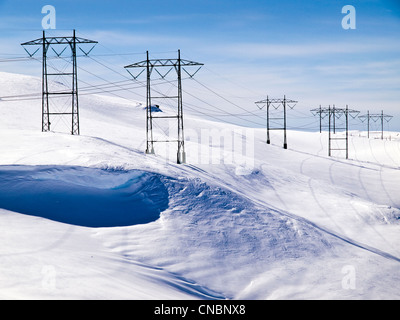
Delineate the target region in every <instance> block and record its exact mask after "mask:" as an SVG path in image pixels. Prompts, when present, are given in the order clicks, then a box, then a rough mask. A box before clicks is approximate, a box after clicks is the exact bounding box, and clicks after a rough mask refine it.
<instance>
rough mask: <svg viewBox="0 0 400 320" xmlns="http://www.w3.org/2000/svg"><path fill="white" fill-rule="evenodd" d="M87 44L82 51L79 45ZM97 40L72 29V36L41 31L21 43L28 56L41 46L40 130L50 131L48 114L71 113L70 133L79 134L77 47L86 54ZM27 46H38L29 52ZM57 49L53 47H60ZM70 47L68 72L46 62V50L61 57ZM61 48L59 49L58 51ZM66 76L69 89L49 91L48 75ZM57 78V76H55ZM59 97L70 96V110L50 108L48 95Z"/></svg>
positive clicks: (31, 55)
mask: <svg viewBox="0 0 400 320" xmlns="http://www.w3.org/2000/svg"><path fill="white" fill-rule="evenodd" d="M84 44H89V45H91V47H90V49H89V50H88V51H84V50H83V49H82V47H81V45H84ZM96 44H97V41H93V40H88V39H83V38H79V37H76V35H75V30H74V31H73V35H72V37H46V33H45V31H43V37H42V38H39V39H36V40H32V41H28V42H25V43H22V44H21V45H22V46H23V47H24V49H25V51H26V52H27V53H28V54H29V56H30V57H33V56H34V55H35V54H36V53H37V52H38V51H39V50H40V48H42V132H46V131H50V126H51V122H50V116H63V115H71V116H72V121H71V134H72V135H79V134H80V128H79V100H78V65H77V59H76V56H77V49H78V48H79V50H81V51H82V52H83V53H84V54H85V55H86V56H87V55H89V53H90V52H91V51H92V50H93V48H94V46H95V45H96ZM28 46H38V48H37V49H36V50H35V51H34V52H33V53H31V52H30V51H28V49H27V48H26V47H28ZM60 46H62V48H61V49H58V51H57V50H56V49H55V47H60ZM68 47H69V48H70V49H71V59H72V70H71V71H70V72H65V71H63V70H58V69H55V68H54V67H51V65H49V63H48V61H47V60H48V52H49V50H50V49H52V51H53V52H54V53H55V55H56V56H55V58H60V59H63V57H62V54H63V53H64V51H65V50H66V49H67V48H68ZM60 50H61V51H60ZM49 68H52V69H54V71H52V72H49V71H48V69H49ZM64 76H68V77H71V78H72V87H71V90H57V91H51V90H50V89H49V81H48V80H49V77H58V79H59V78H62V77H64ZM55 79H57V78H55ZM50 96H51V97H54V98H59V97H68V96H70V97H71V112H68V111H65V112H64V111H55V112H53V111H52V110H50V104H49V97H50Z"/></svg>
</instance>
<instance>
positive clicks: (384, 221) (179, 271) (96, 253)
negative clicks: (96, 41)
mask: <svg viewBox="0 0 400 320" xmlns="http://www.w3.org/2000/svg"><path fill="white" fill-rule="evenodd" d="M0 90H1V96H2V97H4V96H11V95H19V94H31V93H37V92H40V90H41V82H40V79H37V78H32V77H28V76H22V75H14V74H8V73H0ZM9 100H10V99H9ZM80 106H81V109H80V116H81V117H80V120H81V135H80V136H71V135H70V134H68V132H67V131H68V129H67V130H64V131H63V129H65V128H68V123H63V121H64V120H58V121H57V122H56V121H54V127H55V129H54V130H55V131H54V132H48V133H42V132H40V123H41V113H40V110H41V101H40V100H26V101H7V99H3V101H0V150H1V156H0V179H1V181H0V208H1V209H0V226H1V227H0V228H1V232H0V244H1V245H0V298H1V299H399V298H400V249H399V246H398V244H399V243H400V210H399V208H400V188H399V184H400V134H399V133H396V132H392V133H390V140H389V139H385V140H379V139H367V138H366V137H365V133H362V132H351V135H350V145H349V146H350V151H349V160H345V159H344V157H343V154H340V153H338V154H336V155H335V156H334V157H328V156H327V140H328V139H327V134H326V133H322V134H320V133H319V132H318V133H309V132H308V133H307V132H300V131H289V132H288V145H289V149H288V150H284V149H283V148H282V137H281V133H280V132H276V131H275V132H273V133H272V137H271V140H272V144H271V145H267V144H266V143H265V138H266V137H265V135H266V133H265V130H263V129H248V128H241V127H236V126H233V125H228V124H222V123H215V122H210V121H206V120H202V119H199V118H196V117H194V116H190V115H189V114H188V113H185V129H186V139H187V142H186V149H187V150H186V151H187V164H185V165H177V164H175V161H174V160H175V158H176V154H175V152H176V146H171V147H170V148H166V147H165V145H164V144H156V146H155V149H156V150H155V151H156V155H145V154H144V150H145V142H146V141H145V111H144V110H143V106H142V105H140V104H136V103H134V102H129V101H127V100H123V99H119V98H110V97H104V96H84V95H82V96H81V97H80ZM63 125H64V127H63ZM57 129H61V130H59V131H58V130H57ZM338 134H340V133H338ZM216 137H217V138H219V137H223V139H222V141H223V143H221V141H220V139H216ZM231 142H232V143H231ZM224 143H225V145H224ZM228 143H229V145H230V146H231V145H233V146H234V147H228V146H227V144H228ZM167 158H169V159H170V160H171V161H167V160H166V159H167Z"/></svg>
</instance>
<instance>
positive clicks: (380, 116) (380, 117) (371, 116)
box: [358, 110, 393, 140]
mask: <svg viewBox="0 0 400 320" xmlns="http://www.w3.org/2000/svg"><path fill="white" fill-rule="evenodd" d="M358 118H359V119H360V120H361V122H364V121H365V120H367V126H368V138H369V123H370V120H372V121H374V122H377V121H378V120H380V123H381V139H382V140H383V122H384V120H385V121H386V122H389V121H390V120H392V118H393V116H390V115H388V114H384V113H383V110H382V112H381V113H376V114H371V113H369V111H367V114H365V115H362V116H359V117H358Z"/></svg>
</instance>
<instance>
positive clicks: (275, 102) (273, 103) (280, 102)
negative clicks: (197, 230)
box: [255, 96, 298, 149]
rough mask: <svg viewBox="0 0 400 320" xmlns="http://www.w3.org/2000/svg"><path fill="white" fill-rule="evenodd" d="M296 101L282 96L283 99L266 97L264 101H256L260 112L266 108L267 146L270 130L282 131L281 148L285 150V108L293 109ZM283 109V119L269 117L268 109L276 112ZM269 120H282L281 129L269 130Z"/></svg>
mask: <svg viewBox="0 0 400 320" xmlns="http://www.w3.org/2000/svg"><path fill="white" fill-rule="evenodd" d="M297 102H298V101H294V100H288V99H286V96H284V98H283V99H270V98H269V97H268V96H267V99H265V100H260V101H256V102H255V104H256V105H257V106H258V108H259V109H260V110H261V109H263V108H264V107H265V106H266V107H267V144H270V143H271V139H270V134H269V131H270V130H283V148H284V149H287V137H286V128H287V126H286V124H287V120H286V107H289V108H290V109H293V108H294V107H295V105H296V104H297ZM281 106H282V107H283V117H278V118H276V117H274V118H272V117H270V107H273V108H274V109H275V110H277V109H278V108H279V107H281ZM270 120H283V127H281V128H279V127H274V128H271V127H270Z"/></svg>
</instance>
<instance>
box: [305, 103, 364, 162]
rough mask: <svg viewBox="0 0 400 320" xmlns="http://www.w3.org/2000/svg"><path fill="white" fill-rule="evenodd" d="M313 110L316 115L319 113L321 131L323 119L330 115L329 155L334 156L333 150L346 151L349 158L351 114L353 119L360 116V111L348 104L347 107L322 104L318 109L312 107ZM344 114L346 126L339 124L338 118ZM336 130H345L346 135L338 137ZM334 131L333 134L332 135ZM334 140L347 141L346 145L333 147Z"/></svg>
mask: <svg viewBox="0 0 400 320" xmlns="http://www.w3.org/2000/svg"><path fill="white" fill-rule="evenodd" d="M311 112H312V113H313V114H314V115H319V119H320V132H322V119H324V118H326V117H328V132H329V134H328V155H329V156H330V157H331V156H332V151H345V152H346V159H348V158H349V116H350V117H352V118H353V119H354V118H356V117H357V116H358V114H359V113H360V111H357V110H353V109H349V107H348V106H347V105H346V108H337V107H335V105H333V106H332V107H331V106H329V107H324V108H322V107H321V106H320V107H319V108H316V109H312V110H311ZM342 116H344V117H345V123H344V127H338V126H337V120H338V119H340V118H341V117H342ZM336 130H345V137H337V136H336ZM332 133H333V135H332ZM332 141H345V146H344V147H335V148H333V147H332Z"/></svg>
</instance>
